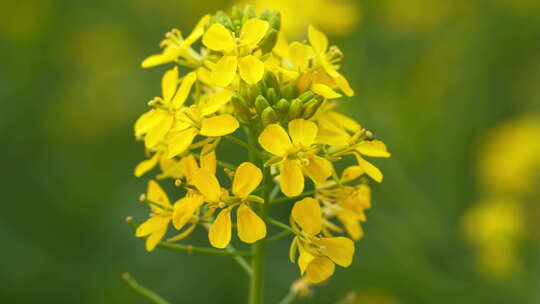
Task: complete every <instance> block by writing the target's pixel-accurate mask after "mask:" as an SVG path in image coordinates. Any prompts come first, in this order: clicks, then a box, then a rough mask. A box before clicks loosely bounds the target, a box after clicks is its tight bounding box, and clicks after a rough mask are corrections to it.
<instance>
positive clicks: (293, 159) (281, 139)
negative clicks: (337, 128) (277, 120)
mask: <svg viewBox="0 0 540 304" xmlns="http://www.w3.org/2000/svg"><path fill="white" fill-rule="evenodd" d="M317 131H318V127H317V125H316V124H315V123H314V122H312V121H308V120H305V119H295V120H292V121H291V122H289V133H288V134H287V131H285V129H283V127H281V126H280V125H278V124H270V125H268V126H267V127H266V128H265V129H264V130H263V132H262V133H261V135H260V136H259V143H260V145H261V146H262V147H263V149H265V150H266V151H267V152H269V153H271V154H272V155H274V156H275V159H276V162H275V163H277V164H278V167H279V171H280V187H281V191H282V192H283V193H284V194H285V195H287V196H289V197H293V196H297V195H299V194H300V193H302V191H303V190H304V174H305V175H307V176H309V177H310V178H311V179H312V180H313V181H314V182H315V183H318V184H320V183H323V182H325V181H326V179H327V178H328V177H329V176H330V175H332V170H333V169H332V164H331V163H330V162H329V161H328V160H327V159H325V158H322V157H320V156H317V155H316V153H317V150H318V147H317V146H316V145H315V138H316V137H317ZM291 139H292V141H291Z"/></svg>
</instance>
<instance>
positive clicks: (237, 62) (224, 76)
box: [202, 18, 269, 87]
mask: <svg viewBox="0 0 540 304" xmlns="http://www.w3.org/2000/svg"><path fill="white" fill-rule="evenodd" d="M268 28H269V24H268V22H267V21H264V20H260V19H256V18H252V19H248V20H246V22H244V24H243V25H242V29H241V30H240V37H235V36H234V34H233V33H232V32H231V31H230V30H228V29H227V28H226V27H225V26H223V25H222V24H219V23H214V24H212V25H211V26H210V28H209V29H208V30H207V31H206V33H204V36H203V39H202V42H203V44H204V45H205V46H206V47H207V48H209V49H210V50H212V51H216V52H220V53H222V54H223V57H221V59H219V60H218V62H217V63H216V64H215V65H214V67H213V69H212V72H211V75H210V79H211V82H212V83H213V84H215V85H217V86H219V87H226V86H228V85H229V84H230V83H231V82H232V81H233V79H234V76H236V71H237V70H238V73H239V74H240V77H241V78H242V79H243V80H244V81H245V82H247V83H249V84H255V83H257V82H259V81H260V80H261V79H262V77H263V74H264V63H263V62H262V61H261V60H260V59H259V58H258V54H257V53H256V50H257V48H258V46H257V45H258V43H259V42H260V41H261V40H262V39H263V38H264V36H265V35H266V32H267V31H268ZM254 51H255V53H254Z"/></svg>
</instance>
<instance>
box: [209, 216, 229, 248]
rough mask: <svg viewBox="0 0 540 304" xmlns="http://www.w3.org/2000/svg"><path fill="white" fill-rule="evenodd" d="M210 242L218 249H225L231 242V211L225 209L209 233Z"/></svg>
mask: <svg viewBox="0 0 540 304" xmlns="http://www.w3.org/2000/svg"><path fill="white" fill-rule="evenodd" d="M208 240H209V241H210V244H211V245H212V246H214V247H216V248H225V247H227V246H228V245H229V243H230V242H231V211H230V209H228V208H227V209H223V210H221V212H220V213H219V214H218V216H217V217H216V220H215V221H214V222H213V223H212V226H210V230H209V231H208Z"/></svg>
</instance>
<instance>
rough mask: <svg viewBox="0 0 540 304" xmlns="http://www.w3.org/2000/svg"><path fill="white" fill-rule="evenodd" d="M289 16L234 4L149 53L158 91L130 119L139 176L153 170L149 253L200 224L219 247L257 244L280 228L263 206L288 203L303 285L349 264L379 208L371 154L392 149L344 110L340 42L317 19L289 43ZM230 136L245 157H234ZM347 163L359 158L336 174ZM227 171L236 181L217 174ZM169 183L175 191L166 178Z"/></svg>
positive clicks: (147, 62)
mask: <svg viewBox="0 0 540 304" xmlns="http://www.w3.org/2000/svg"><path fill="white" fill-rule="evenodd" d="M281 22H282V21H281V15H280V13H279V12H276V11H270V10H264V11H262V12H260V13H257V12H256V10H255V9H254V8H253V7H251V6H246V7H244V8H239V7H234V8H233V9H232V10H231V11H230V13H226V12H221V11H220V12H217V13H215V14H212V15H206V16H203V17H202V18H201V20H200V21H199V22H198V24H197V25H196V26H195V27H194V29H193V30H192V31H191V32H190V33H189V34H188V35H187V36H185V37H184V36H183V35H182V33H181V32H180V31H179V30H172V31H170V32H168V33H167V34H166V35H165V40H163V41H162V42H161V44H160V46H161V47H162V50H161V52H160V53H157V54H153V55H150V56H149V57H147V58H146V59H144V60H143V62H142V67H144V68H149V67H153V66H157V65H164V64H166V65H167V66H168V69H167V70H166V71H165V73H164V74H163V76H162V79H161V94H160V95H161V96H159V97H155V98H154V99H152V100H151V101H150V102H149V103H148V107H149V109H148V110H147V111H146V112H145V113H144V114H142V115H141V116H140V117H139V119H137V121H136V122H135V126H134V132H135V138H136V139H138V140H140V141H142V142H144V149H145V152H146V156H147V158H146V159H144V160H143V161H141V162H140V163H139V164H138V165H137V166H136V167H135V170H134V175H135V176H137V177H142V176H145V175H151V174H153V179H151V180H150V182H149V183H148V190H147V193H146V194H145V195H144V197H143V201H144V202H145V203H147V204H148V206H149V207H150V211H151V212H150V215H149V217H148V219H147V220H146V221H144V222H143V223H142V224H140V225H139V226H138V227H137V228H136V231H135V235H136V236H137V237H141V238H145V239H146V249H147V250H148V251H152V250H154V249H155V248H156V247H157V246H158V245H159V244H160V243H162V242H188V241H189V236H190V234H191V233H192V232H193V231H195V230H196V229H204V230H206V232H207V235H208V243H209V245H210V246H212V247H214V248H217V249H225V248H226V249H228V250H229V249H230V248H231V244H232V243H234V242H236V236H237V238H238V240H240V241H241V242H243V243H247V244H257V243H258V242H260V241H262V240H264V239H265V238H267V234H268V231H269V230H268V225H270V224H272V225H277V224H276V222H275V221H273V220H271V219H270V218H269V216H268V212H267V209H268V208H270V205H271V204H273V203H275V202H277V201H279V200H284V201H287V202H288V203H289V204H290V205H291V213H290V217H289V221H288V223H289V224H283V223H281V224H279V225H280V227H282V228H283V229H286V231H289V232H290V233H292V234H293V237H292V243H291V249H290V259H291V261H293V262H295V263H297V265H298V267H299V273H300V276H301V277H302V279H301V282H305V283H306V284H308V285H310V284H317V283H321V282H324V281H326V280H327V279H329V278H330V277H331V276H332V275H333V274H334V271H335V265H338V266H340V267H348V266H349V265H351V263H352V260H353V255H354V251H355V245H354V241H358V240H360V239H361V238H362V237H363V235H364V231H363V229H362V224H363V223H364V222H365V221H366V220H367V218H366V210H367V209H369V208H371V190H370V187H369V183H370V182H371V181H375V182H382V180H383V175H382V172H381V170H379V169H378V168H377V167H376V166H375V165H373V164H372V163H371V162H369V161H368V160H366V158H372V157H375V158H387V157H390V153H389V152H388V150H387V147H386V145H385V144H384V143H383V142H382V141H381V140H379V139H375V138H374V136H373V133H372V132H370V131H369V130H367V129H365V128H364V126H362V125H361V124H359V123H358V122H356V121H355V120H354V119H353V118H351V117H349V116H347V115H345V114H342V113H339V112H338V110H339V105H340V103H341V102H342V101H344V100H346V99H347V98H348V97H351V96H354V90H353V89H352V88H351V86H350V84H349V82H348V80H347V79H346V77H345V76H344V75H343V74H342V73H341V71H340V69H341V65H342V60H343V59H344V54H343V53H342V52H341V50H340V49H339V48H338V47H337V46H335V45H333V44H332V43H331V41H330V39H329V38H328V37H327V36H326V34H325V33H323V32H322V31H321V30H320V29H318V28H317V27H316V26H314V25H310V26H308V27H307V28H306V29H305V37H306V40H303V41H288V40H287V39H286V38H285V35H284V34H283V32H282V30H281ZM242 129H243V130H246V137H247V138H248V142H245V141H244V140H243V139H242V138H243V137H242V136H241V135H240V130H242ZM223 141H231V142H233V143H236V144H238V145H239V146H241V147H242V148H245V153H241V154H240V153H239V154H236V155H234V156H231V155H229V157H228V158H227V157H226V156H227V155H224V154H222V153H221V149H220V144H221V143H222V142H223ZM343 161H346V162H349V164H350V163H351V162H352V163H353V164H352V165H350V166H348V167H346V169H344V170H343V171H342V172H338V170H336V168H341V167H342V166H341V165H339V166H336V164H339V163H340V162H343ZM235 164H239V165H235ZM221 169H223V170H224V171H225V174H224V176H227V177H228V178H229V181H227V180H222V179H220V178H219V176H220V175H221V173H222V172H221ZM272 172H274V173H272ZM167 182H169V185H170V186H174V187H173V190H174V192H173V191H168V192H169V193H170V195H168V194H167V193H166V192H165V191H164V190H163V189H162V187H161V186H160V184H162V185H164V184H166V183H167ZM274 187H275V189H276V190H279V191H272V189H273V188H274ZM309 191H311V192H309ZM271 192H273V193H274V194H271V195H270V193H271ZM280 193H281V194H282V197H281V198H276V197H275V196H277V195H280ZM306 193H311V194H310V195H307V194H306ZM298 196H302V197H304V198H303V199H297V197H298ZM285 222H287V221H285ZM284 227H285V228H284ZM171 230H174V231H176V234H175V235H173V236H170V237H167V238H166V236H167V234H168V231H171ZM164 240H165V241H164ZM189 246H190V245H189ZM162 247H163V246H162ZM189 248H192V247H189ZM190 250H191V249H190ZM213 250H215V249H213Z"/></svg>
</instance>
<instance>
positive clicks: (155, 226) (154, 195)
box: [135, 180, 173, 251]
mask: <svg viewBox="0 0 540 304" xmlns="http://www.w3.org/2000/svg"><path fill="white" fill-rule="evenodd" d="M145 200H146V201H147V202H148V203H149V205H150V210H151V213H150V218H149V219H148V220H146V221H145V222H144V223H142V224H141V225H140V226H139V227H137V230H136V231H135V236H137V237H146V236H147V238H146V250H148V251H152V250H154V248H156V246H157V244H158V243H159V242H160V241H161V239H163V237H164V236H165V233H167V227H168V226H169V222H170V221H171V220H172V210H173V207H172V205H171V203H170V201H169V197H168V196H167V194H166V193H165V191H163V189H161V187H160V186H159V184H158V183H156V182H155V181H153V180H150V181H149V182H148V190H147V193H146V198H145Z"/></svg>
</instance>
